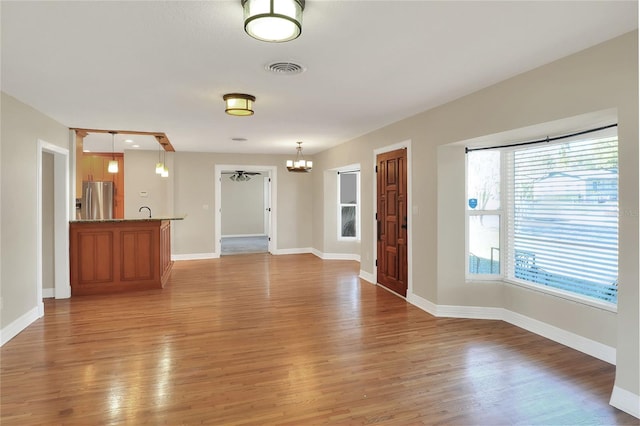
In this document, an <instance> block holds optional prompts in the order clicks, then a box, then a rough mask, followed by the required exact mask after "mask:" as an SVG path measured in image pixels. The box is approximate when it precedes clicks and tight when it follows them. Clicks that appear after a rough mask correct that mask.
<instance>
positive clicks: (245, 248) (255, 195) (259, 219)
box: [214, 165, 276, 256]
mask: <svg viewBox="0 0 640 426" xmlns="http://www.w3.org/2000/svg"><path fill="white" fill-rule="evenodd" d="M215 169H216V172H215V176H216V182H215V187H216V193H215V203H216V205H215V209H214V213H215V235H216V238H215V246H216V253H217V256H224V255H232V254H244V253H266V252H268V253H273V250H274V248H275V247H276V246H275V231H274V230H275V222H276V220H275V217H276V216H275V215H276V212H275V205H276V203H275V178H276V167H273V166H249V165H216V167H215Z"/></svg>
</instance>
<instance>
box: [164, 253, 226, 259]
mask: <svg viewBox="0 0 640 426" xmlns="http://www.w3.org/2000/svg"><path fill="white" fill-rule="evenodd" d="M219 257H220V254H219V253H191V254H172V255H171V260H202V259H218V258H219Z"/></svg>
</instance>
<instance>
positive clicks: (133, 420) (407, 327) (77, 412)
mask: <svg viewBox="0 0 640 426" xmlns="http://www.w3.org/2000/svg"><path fill="white" fill-rule="evenodd" d="M358 267H359V265H358V264H357V263H355V262H351V261H322V260H320V259H318V258H316V257H314V256H313V255H291V256H271V255H268V254H249V255H242V256H226V257H224V258H220V259H214V260H201V261H186V262H176V263H175V265H174V268H173V271H172V272H171V278H170V280H169V282H168V284H167V286H166V288H165V289H163V290H148V291H142V292H135V293H129V294H121V295H112V296H83V297H74V298H72V299H69V300H47V301H46V303H45V312H46V313H45V316H44V318H42V319H40V320H38V321H37V322H36V323H34V324H33V325H32V326H30V327H29V328H28V329H27V330H25V331H23V332H22V333H20V334H19V335H18V336H16V337H15V338H14V339H13V340H11V341H10V342H8V343H7V344H5V346H4V347H2V349H1V350H0V355H1V362H2V365H1V377H0V378H1V392H2V394H1V396H2V400H1V403H0V409H1V416H0V423H1V424H2V425H3V426H8V425H36V424H44V425H53V424H66V425H76V424H77V425H113V424H130V425H138V424H151V425H160V424H168V425H192V424H212V425H315V424H332V425H343V424H344V425H360V424H380V425H414V424H415V425H419V424H428V425H440V424H447V425H504V424H527V425H530V424H531V425H533V424H544V425H555V424H563V425H573V424H594V425H596V424H597V425H603V424H607V425H615V424H624V425H630V424H638V423H639V421H638V419H635V418H634V417H631V416H629V415H627V414H625V413H623V412H621V411H619V410H617V409H615V408H613V407H611V406H609V404H608V401H609V397H610V394H611V389H612V386H613V381H614V373H615V367H613V366H611V365H609V364H607V363H605V362H602V361H599V360H597V359H595V358H592V357H589V356H587V355H584V354H582V353H580V352H577V351H574V350H572V349H569V348H567V347H564V346H562V345H560V344H557V343H554V342H552V341H549V340H546V339H544V338H542V337H540V336H537V335H534V334H532V333H529V332H527V331H524V330H521V329H519V328H517V327H514V326H512V325H510V324H507V323H504V322H501V321H484V320H467V319H443V318H434V317H432V316H431V315H429V314H427V313H425V312H423V311H421V310H420V309H418V308H415V307H413V306H411V305H409V304H408V303H406V302H405V301H404V300H403V299H401V298H398V297H396V296H394V295H392V294H390V293H389V292H387V291H385V290H383V289H381V288H379V287H376V286H373V285H371V284H369V283H366V282H364V281H362V282H361V281H360V280H359V279H358V278H357V274H358Z"/></svg>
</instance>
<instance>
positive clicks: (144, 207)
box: [138, 206, 151, 219]
mask: <svg viewBox="0 0 640 426" xmlns="http://www.w3.org/2000/svg"><path fill="white" fill-rule="evenodd" d="M142 209H147V210H149V219H151V209H150V208H149V207H147V206H142V207H140V208H139V209H138V211H139V212H141V211H142Z"/></svg>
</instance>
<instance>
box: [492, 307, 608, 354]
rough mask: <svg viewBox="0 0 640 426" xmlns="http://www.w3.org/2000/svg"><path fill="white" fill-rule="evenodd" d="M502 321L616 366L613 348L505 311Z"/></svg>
mask: <svg viewBox="0 0 640 426" xmlns="http://www.w3.org/2000/svg"><path fill="white" fill-rule="evenodd" d="M502 319H503V321H506V322H508V323H510V324H513V325H515V326H518V327H520V328H524V329H525V330H528V331H530V332H532V333H535V334H539V335H540V336H543V337H546V338H547V339H550V340H553V341H554V342H558V343H561V344H563V345H565V346H569V347H570V348H573V349H575V350H577V351H580V352H583V353H585V354H587V355H591V356H592V357H595V358H598V359H600V360H602V361H605V362H608V363H609V364H612V365H616V348H614V347H611V346H608V345H605V344H603V343H600V342H596V341H595V340H591V339H588V338H586V337H583V336H580V335H578V334H575V333H571V332H570V331H567V330H563V329H561V328H558V327H555V326H553V325H550V324H547V323H545V322H542V321H539V320H536V319H533V318H530V317H527V316H524V315H522V314H518V313H516V312H513V311H509V310H506V309H505V310H504V318H502Z"/></svg>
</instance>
